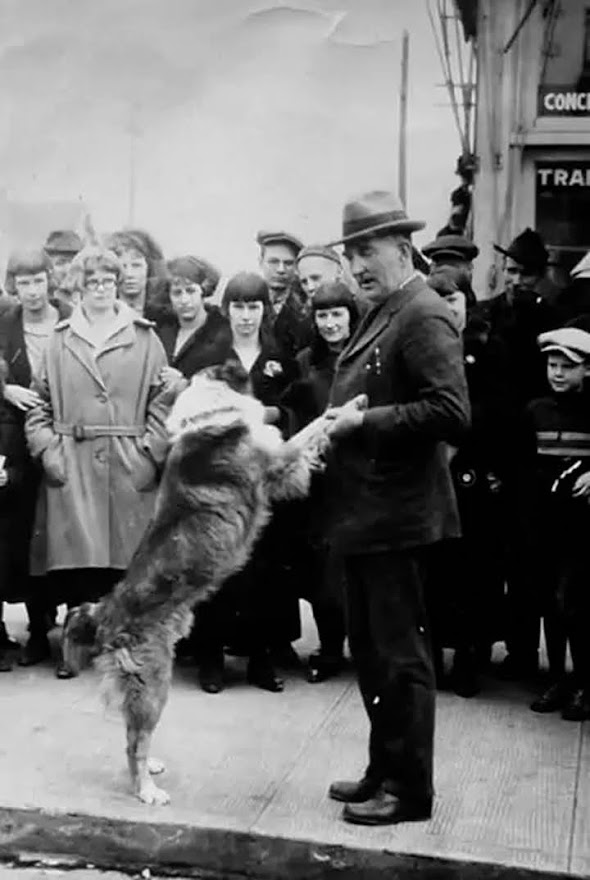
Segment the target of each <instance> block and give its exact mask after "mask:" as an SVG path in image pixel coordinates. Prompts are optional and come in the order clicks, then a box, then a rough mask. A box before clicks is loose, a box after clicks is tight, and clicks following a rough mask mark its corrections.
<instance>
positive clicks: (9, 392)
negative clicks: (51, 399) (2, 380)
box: [4, 385, 42, 412]
mask: <svg viewBox="0 0 590 880" xmlns="http://www.w3.org/2000/svg"><path fill="white" fill-rule="evenodd" d="M4 400H6V401H8V403H11V404H12V405H13V406H15V407H16V408H17V409H20V410H21V411H22V412H26V411H27V410H29V409H32V408H33V407H34V406H38V405H39V404H40V403H41V402H42V401H41V398H40V397H39V395H38V394H37V392H36V391H32V390H31V388H25V387H24V386H23V385H5V386H4Z"/></svg>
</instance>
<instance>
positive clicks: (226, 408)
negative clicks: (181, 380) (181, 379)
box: [167, 365, 283, 454]
mask: <svg viewBox="0 0 590 880" xmlns="http://www.w3.org/2000/svg"><path fill="white" fill-rule="evenodd" d="M228 369H229V368H228V367H227V365H224V366H223V367H221V368H212V369H209V370H203V371H202V372H200V373H196V374H195V375H194V376H193V378H192V379H191V383H190V385H189V386H188V388H186V389H185V390H184V391H183V392H182V393H181V394H179V395H178V397H177V399H176V402H175V403H174V406H173V407H172V411H171V412H170V415H169V416H168V421H167V427H168V433H169V434H170V438H171V441H172V443H175V442H176V441H177V440H179V439H180V438H181V437H183V436H184V435H185V434H188V433H195V432H199V431H203V432H204V431H223V429H224V428H226V427H229V426H230V425H232V426H233V425H237V424H241V425H244V426H245V427H246V428H247V429H248V432H249V434H250V437H251V439H252V442H253V443H254V445H255V446H257V447H260V448H261V449H263V450H264V451H266V452H268V453H269V454H272V453H274V452H276V451H278V450H279V449H280V447H281V445H282V443H283V440H282V437H281V433H280V431H279V430H278V428H276V427H274V426H273V425H268V424H266V423H265V407H264V406H263V405H262V404H261V403H260V401H259V400H256V398H255V397H252V396H251V395H250V394H248V393H244V391H245V389H246V388H247V384H246V385H243V383H240V382H236V381H234V379H235V377H233V373H232V375H231V376H228V374H227V371H228Z"/></svg>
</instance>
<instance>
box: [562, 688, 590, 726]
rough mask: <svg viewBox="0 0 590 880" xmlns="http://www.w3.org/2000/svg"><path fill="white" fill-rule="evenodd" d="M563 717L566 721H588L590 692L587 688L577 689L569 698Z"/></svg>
mask: <svg viewBox="0 0 590 880" xmlns="http://www.w3.org/2000/svg"><path fill="white" fill-rule="evenodd" d="M561 717H562V718H563V719H565V721H587V720H588V719H589V718H590V694H589V693H588V691H585V690H582V689H580V690H577V691H574V693H573V694H572V695H571V698H570V699H569V700H568V702H567V704H566V706H565V708H564V710H563V712H562V713H561Z"/></svg>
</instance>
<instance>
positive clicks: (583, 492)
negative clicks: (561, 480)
mask: <svg viewBox="0 0 590 880" xmlns="http://www.w3.org/2000/svg"><path fill="white" fill-rule="evenodd" d="M572 495H573V496H574V498H589V499H590V471H588V472H587V473H585V474H581V476H579V477H578V479H577V480H576V482H575V483H574V488H573V489H572Z"/></svg>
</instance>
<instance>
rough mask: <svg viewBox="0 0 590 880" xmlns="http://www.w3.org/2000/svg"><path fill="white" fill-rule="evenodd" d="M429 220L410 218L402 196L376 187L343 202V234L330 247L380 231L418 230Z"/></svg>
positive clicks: (408, 231) (406, 231) (407, 231)
mask: <svg viewBox="0 0 590 880" xmlns="http://www.w3.org/2000/svg"><path fill="white" fill-rule="evenodd" d="M425 226H426V223H423V222H422V221H421V220H410V218H409V217H408V215H407V214H406V209H405V208H404V206H403V204H402V201H401V199H400V198H399V196H396V195H395V193H392V192H386V191H384V190H374V191H373V192H369V193H365V194H363V195H360V196H357V197H356V198H354V199H351V200H350V201H349V202H347V203H346V204H345V206H344V213H343V217H342V237H341V238H339V239H337V240H336V241H332V242H330V244H329V245H328V247H332V246H333V245H335V244H343V243H344V242H347V241H353V240H354V239H357V238H367V237H368V236H371V235H376V234H377V233H378V232H385V231H388V232H401V233H403V232H405V233H410V232H417V231H418V230H419V229H424V227H425Z"/></svg>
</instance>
